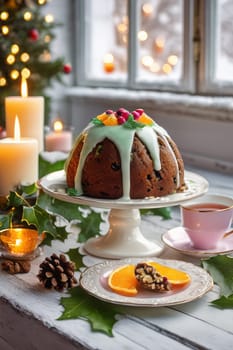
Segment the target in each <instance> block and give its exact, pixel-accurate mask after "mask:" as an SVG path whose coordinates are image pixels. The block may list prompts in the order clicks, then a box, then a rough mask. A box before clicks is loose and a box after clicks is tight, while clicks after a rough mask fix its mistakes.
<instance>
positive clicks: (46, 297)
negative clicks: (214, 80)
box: [0, 168, 233, 350]
mask: <svg viewBox="0 0 233 350" xmlns="http://www.w3.org/2000/svg"><path fill="white" fill-rule="evenodd" d="M188 170H191V171H195V172H196V173H198V174H200V175H202V176H204V177H205V178H206V179H207V180H208V182H209V185H210V188H209V192H210V193H219V194H226V195H228V196H231V197H232V196H233V177H232V175H223V174H218V173H213V172H208V171H204V170H200V169H193V168H189V169H188ZM179 225H180V217H179V208H178V207H174V208H172V220H161V218H160V217H147V218H146V219H143V221H142V225H141V226H142V231H143V233H144V234H145V236H148V237H153V239H157V240H158V241H160V236H161V235H162V234H163V233H164V232H166V231H167V230H168V229H171V228H174V227H177V226H179ZM155 229H156V230H155ZM155 232H156V233H155ZM155 236H156V237H155ZM76 246H77V247H78V243H77V242H76V240H75V237H74V234H73V235H72V234H71V235H70V237H69V239H67V240H66V242H65V243H61V242H53V244H52V247H44V249H43V254H42V255H41V256H40V257H38V258H36V259H35V260H33V262H32V268H31V271H30V272H29V273H27V274H22V275H9V274H7V273H5V272H3V271H0V349H1V350H13V349H14V350H39V349H42V350H47V349H48V350H49V349H56V350H73V349H101V350H105V349H106V350H109V349H111V350H124V349H125V350H126V349H128V350H130V349H134V350H142V349H148V350H149V349H150V350H151V349H156V350H160V349H161V350H168V349H169V350H170V349H172V350H183V349H184V350H185V349H203V350H204V349H206V350H207V349H208V350H212V349H213V350H214V349H216V350H220V349H221V350H230V349H232V348H233V310H230V309H226V310H220V309H217V308H215V307H213V306H210V301H212V300H214V299H217V298H218V297H219V289H218V287H217V286H214V288H213V289H212V290H211V291H209V292H208V293H207V294H206V295H204V296H203V297H201V298H200V299H197V300H195V301H192V302H189V303H185V304H181V305H175V306H169V307H159V308H137V307H129V306H128V307H127V306H126V307H125V312H126V315H122V316H120V317H119V321H118V322H117V323H116V324H115V325H114V328H113V337H109V336H107V335H105V334H103V333H100V332H92V331H91V330H90V326H89V324H88V322H86V321H84V320H81V319H77V320H64V321H58V320H56V319H57V318H58V317H59V316H60V315H61V313H62V311H63V307H62V306H61V305H59V300H60V298H61V293H58V292H55V291H48V290H45V289H44V288H42V287H41V286H40V285H39V282H38V279H37V277H36V275H37V273H38V266H39V263H40V262H41V261H42V260H43V259H44V258H45V256H50V255H51V254H52V253H54V252H57V253H61V252H64V251H68V250H69V248H75V247H76ZM159 258H166V259H176V260H184V261H188V262H192V263H194V264H197V265H199V264H200V260H199V259H198V258H193V257H189V256H185V255H183V254H180V253H178V252H176V251H175V250H172V249H170V248H167V247H165V248H164V250H163V252H162V254H161V255H160V256H159ZM99 261H101V259H97V258H94V257H90V256H86V257H85V263H86V264H87V265H92V264H94V263H96V262H99ZM62 295H63V294H62ZM64 296H65V293H64Z"/></svg>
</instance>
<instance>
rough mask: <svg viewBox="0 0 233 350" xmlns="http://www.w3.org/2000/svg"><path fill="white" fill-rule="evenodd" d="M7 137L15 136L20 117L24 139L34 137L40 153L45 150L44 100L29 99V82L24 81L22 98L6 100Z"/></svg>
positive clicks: (34, 97) (8, 98)
mask: <svg viewBox="0 0 233 350" xmlns="http://www.w3.org/2000/svg"><path fill="white" fill-rule="evenodd" d="M5 111H6V132H7V137H13V135H14V121H15V116H16V115H18V117H19V122H20V128H21V135H22V137H32V138H35V139H37V141H38V152H41V151H43V149H44V98H43V97H42V96H30V97H28V91H27V82H26V80H25V79H23V80H22V84H21V97H20V96H10V97H6V99H5Z"/></svg>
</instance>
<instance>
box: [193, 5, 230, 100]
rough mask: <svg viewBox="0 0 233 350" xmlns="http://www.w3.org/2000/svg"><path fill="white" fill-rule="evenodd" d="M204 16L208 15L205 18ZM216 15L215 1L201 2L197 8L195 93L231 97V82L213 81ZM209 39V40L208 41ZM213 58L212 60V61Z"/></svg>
mask: <svg viewBox="0 0 233 350" xmlns="http://www.w3.org/2000/svg"><path fill="white" fill-rule="evenodd" d="M206 14H209V15H208V16H206ZM217 14H218V4H217V0H202V1H200V7H199V20H200V22H199V30H200V37H201V41H200V66H199V70H198V71H197V74H198V84H197V91H196V93H199V94H211V95H213V96H214V95H225V96H228V95H232V92H233V82H232V83H230V82H228V81H227V82H225V81H215V80H214V70H215V57H216V46H215V43H216V37H217V36H218V33H217V25H216V17H217ZM209 38H210V40H209ZM213 58H214V59H213Z"/></svg>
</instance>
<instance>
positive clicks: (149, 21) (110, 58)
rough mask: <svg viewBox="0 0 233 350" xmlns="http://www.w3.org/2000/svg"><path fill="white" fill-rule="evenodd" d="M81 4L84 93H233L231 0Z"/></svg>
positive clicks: (80, 81)
mask: <svg viewBox="0 0 233 350" xmlns="http://www.w3.org/2000/svg"><path fill="white" fill-rule="evenodd" d="M75 3H76V6H77V9H76V13H77V16H78V21H77V23H78V25H77V52H78V53H79V55H78V57H79V59H78V62H77V84H78V85H81V86H109V87H126V88H130V89H145V90H146V89H150V90H160V91H161V90H162V91H165V90H166V91H176V92H189V93H218V92H221V93H223V92H224V93H226V94H227V93H230V92H231V90H232V83H233V63H232V62H233V60H232V58H233V49H232V45H231V40H232V35H233V33H232V32H233V27H232V21H233V2H232V1H231V0H203V1H198V0H185V1H184V0H108V1H106V0H98V1H96V0H79V1H77V2H76V1H75ZM80 53H81V55H80Z"/></svg>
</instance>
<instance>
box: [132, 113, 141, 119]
mask: <svg viewBox="0 0 233 350" xmlns="http://www.w3.org/2000/svg"><path fill="white" fill-rule="evenodd" d="M132 115H133V118H134V120H138V119H139V118H140V114H139V113H138V112H137V111H133V112H132Z"/></svg>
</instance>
